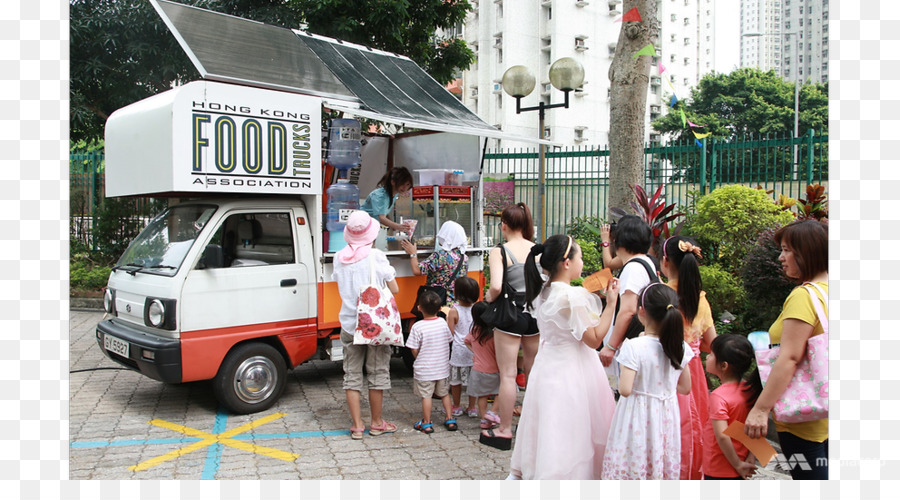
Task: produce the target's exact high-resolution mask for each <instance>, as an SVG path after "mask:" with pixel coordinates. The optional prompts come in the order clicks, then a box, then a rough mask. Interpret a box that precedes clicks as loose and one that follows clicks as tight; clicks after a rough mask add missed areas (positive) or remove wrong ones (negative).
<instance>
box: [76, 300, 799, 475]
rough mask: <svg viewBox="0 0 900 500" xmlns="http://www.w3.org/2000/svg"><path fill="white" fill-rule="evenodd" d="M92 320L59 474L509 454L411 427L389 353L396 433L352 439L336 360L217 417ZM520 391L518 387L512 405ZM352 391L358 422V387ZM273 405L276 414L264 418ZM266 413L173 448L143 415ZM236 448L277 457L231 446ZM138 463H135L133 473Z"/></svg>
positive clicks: (79, 358)
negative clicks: (251, 406) (117, 357)
mask: <svg viewBox="0 0 900 500" xmlns="http://www.w3.org/2000/svg"><path fill="white" fill-rule="evenodd" d="M102 317H103V313H102V312H99V311H96V310H86V309H85V310H72V311H71V312H70V315H69V320H70V321H69V359H70V371H72V372H73V373H70V375H69V439H70V448H69V477H70V479H486V480H490V479H503V478H505V477H506V475H507V474H508V471H509V458H510V454H511V452H509V451H499V450H495V449H493V448H491V447H488V446H484V445H482V444H480V443H479V442H478V435H479V433H480V430H481V429H480V428H479V425H478V423H479V420H478V419H475V418H469V417H466V416H461V417H457V421H458V423H459V430H458V431H456V432H450V431H447V430H446V429H444V427H443V426H442V425H440V422H441V421H442V415H441V414H440V413H439V411H438V409H437V408H438V405H436V406H435V409H434V410H433V420H434V421H435V423H436V425H435V432H434V433H433V434H430V435H426V434H422V433H421V432H418V431H416V430H414V429H413V428H412V424H413V423H415V422H416V421H417V420H418V419H419V418H420V414H421V406H420V402H419V400H418V398H417V397H416V396H415V395H414V394H413V391H412V375H411V374H410V373H409V372H408V371H407V370H406V368H405V366H404V365H403V362H402V361H401V360H400V359H399V358H395V359H393V360H392V361H391V384H392V389H391V390H390V391H386V392H385V396H384V416H385V418H387V419H388V420H390V421H392V422H394V423H396V424H397V426H398V427H399V429H398V431H397V432H396V433H394V434H384V435H381V436H369V435H368V434H366V436H365V437H364V439H362V440H359V441H354V440H351V439H350V437H349V433H348V431H347V428H348V427H349V424H350V419H349V415H348V413H347V410H346V409H345V400H344V391H343V389H342V388H341V379H342V371H341V366H340V363H336V362H332V361H327V360H326V361H322V360H315V361H311V362H307V363H304V364H302V365H300V366H299V367H297V368H296V369H294V370H292V371H290V372H288V383H287V386H286V388H285V391H284V394H283V395H282V397H281V399H280V400H279V401H278V402H277V403H276V404H275V405H274V406H273V407H272V408H270V409H269V410H266V411H264V412H261V413H257V414H253V415H229V414H226V413H220V412H219V411H218V405H217V403H216V400H215V398H214V397H213V395H212V388H211V387H210V384H209V383H208V382H192V383H188V384H178V385H169V384H164V383H162V382H158V381H155V380H152V379H150V378H147V377H144V376H142V375H139V374H137V373H135V372H132V371H130V370H124V369H117V368H118V367H119V366H118V365H116V364H115V363H113V362H112V361H110V360H109V359H108V358H107V357H106V356H105V355H104V354H103V353H102V352H101V350H100V348H99V347H98V346H97V342H96V337H95V327H96V325H97V323H98V322H99V321H100V320H101V318H102ZM79 370H87V371H79ZM523 396H524V393H519V398H518V399H519V402H520V403H521V399H522V397H523ZM363 400H364V403H363V415H364V420H365V418H366V417H365V416H366V408H367V407H368V405H367V402H366V401H365V400H366V394H365V392H364V393H363ZM279 413H284V414H285V415H284V416H281V417H276V414H279ZM267 416H272V418H274V419H273V420H271V421H269V422H267V423H264V424H262V425H259V426H258V427H256V428H254V429H253V430H251V431H248V432H247V433H244V434H239V435H237V436H234V438H235V439H234V440H233V441H228V442H220V443H214V444H211V445H209V446H205V447H203V448H200V449H197V450H195V451H191V452H189V453H186V454H183V455H181V456H177V457H175V456H171V454H172V453H173V452H175V451H176V450H179V449H182V448H185V447H188V446H190V445H191V444H193V443H197V442H198V441H200V438H197V437H190V436H187V435H185V434H183V433H181V432H177V431H175V430H172V429H169V428H163V427H159V426H157V425H152V424H150V423H149V421H150V420H153V419H160V420H163V421H166V422H169V423H170V424H174V425H177V426H184V427H187V428H192V429H196V430H197V431H201V432H202V433H208V435H215V434H218V433H221V432H227V431H228V430H231V429H234V428H236V427H239V426H241V425H244V424H249V423H251V422H254V421H257V420H259V419H261V418H265V417H267ZM201 437H203V436H201ZM229 443H232V444H235V446H238V447H240V448H241V449H239V448H238V447H235V446H232V445H231V444H229ZM247 445H256V446H259V447H265V448H266V449H271V450H274V453H275V454H276V455H277V456H276V457H273V456H267V455H265V454H261V453H260V452H258V449H257V452H254V451H253V450H252V449H250V450H249V451H248V450H247V449H242V448H246V447H247ZM167 454H169V456H168V459H166V458H167ZM291 454H293V455H291ZM154 460H156V461H154ZM139 464H141V465H146V468H143V470H133V468H134V467H135V466H138V465H139ZM785 477H788V478H789V476H785V474H784V473H783V471H780V470H777V469H773V470H760V473H759V474H757V479H783V478H785Z"/></svg>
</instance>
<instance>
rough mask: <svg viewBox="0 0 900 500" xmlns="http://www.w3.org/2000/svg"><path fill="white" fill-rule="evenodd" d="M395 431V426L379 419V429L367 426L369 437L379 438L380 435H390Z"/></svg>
mask: <svg viewBox="0 0 900 500" xmlns="http://www.w3.org/2000/svg"><path fill="white" fill-rule="evenodd" d="M396 431H397V426H396V425H394V424H392V423H390V422H388V421H387V420H384V419H381V427H375V426H374V425H372V426H369V435H370V436H380V435H382V434H391V433H392V432H396Z"/></svg>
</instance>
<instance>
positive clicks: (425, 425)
mask: <svg viewBox="0 0 900 500" xmlns="http://www.w3.org/2000/svg"><path fill="white" fill-rule="evenodd" d="M413 429H415V430H417V431H422V432H424V433H425V434H431V433H432V432H434V424H433V423H431V422H424V421H423V420H419V421H418V422H416V423H415V425H413Z"/></svg>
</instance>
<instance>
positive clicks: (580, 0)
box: [575, 0, 590, 7]
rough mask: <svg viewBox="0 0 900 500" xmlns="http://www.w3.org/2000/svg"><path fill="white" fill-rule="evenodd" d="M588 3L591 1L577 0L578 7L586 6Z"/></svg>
mask: <svg viewBox="0 0 900 500" xmlns="http://www.w3.org/2000/svg"><path fill="white" fill-rule="evenodd" d="M588 3H590V2H588V1H587V0H575V6H576V7H584V6H585V5H587V4H588Z"/></svg>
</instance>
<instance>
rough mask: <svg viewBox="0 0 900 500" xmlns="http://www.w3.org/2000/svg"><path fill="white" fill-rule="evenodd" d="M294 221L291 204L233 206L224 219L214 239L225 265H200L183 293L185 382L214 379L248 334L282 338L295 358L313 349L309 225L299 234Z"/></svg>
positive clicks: (313, 307) (212, 242)
mask: <svg viewBox="0 0 900 500" xmlns="http://www.w3.org/2000/svg"><path fill="white" fill-rule="evenodd" d="M296 220H297V217H296V216H294V214H293V211H292V210H291V209H290V208H284V209H265V210H259V211H244V210H240V211H239V210H234V211H231V212H229V214H228V215H227V216H226V217H225V218H224V219H222V223H221V224H220V226H219V227H218V228H217V229H216V230H215V232H214V233H213V236H212V238H211V240H210V241H209V242H208V245H218V246H219V247H221V248H222V252H223V254H224V262H222V265H223V266H224V267H218V268H210V267H206V268H200V267H202V266H195V268H194V269H191V271H190V272H189V274H188V276H187V279H186V280H185V284H184V288H183V291H182V300H181V302H180V304H181V307H180V308H179V310H180V326H181V339H182V358H183V366H184V373H183V379H184V381H189V380H204V379H209V378H212V377H214V376H215V375H216V372H217V370H218V367H219V364H220V363H221V362H222V359H223V358H224V356H225V355H226V354H227V353H228V351H229V349H230V348H231V347H232V346H233V345H235V344H236V343H238V342H241V341H244V340H247V339H252V338H257V337H274V336H279V337H283V338H285V339H287V341H284V339H282V340H283V341H284V343H285V344H286V345H285V348H286V349H287V350H288V356H289V358H291V360H295V358H297V357H302V354H301V353H299V352H298V351H303V353H305V352H307V351H310V350H311V351H312V352H314V351H315V341H316V331H315V330H316V328H315V323H316V306H315V304H316V303H315V279H314V277H313V268H312V251H311V248H309V249H307V248H306V247H310V246H311V243H310V237H309V229H308V228H307V227H306V226H302V232H303V233H304V235H303V236H301V235H300V234H298V229H297V228H298V227H301V226H298V224H297V223H296ZM307 253H308V255H307ZM306 344H311V347H310V346H307V345H306ZM307 357H308V355H307ZM304 359H305V358H304ZM300 361H302V359H300V360H299V361H297V363H299V362H300Z"/></svg>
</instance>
